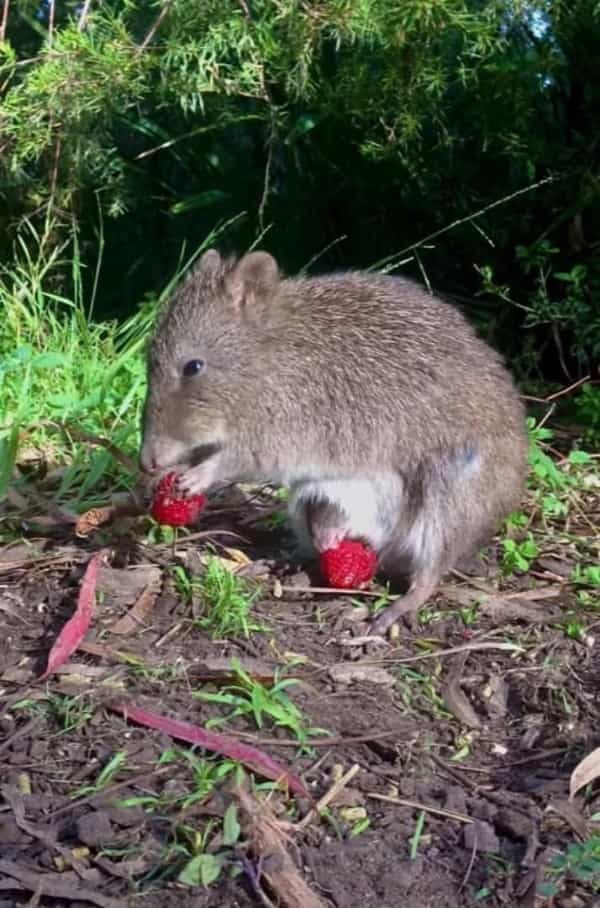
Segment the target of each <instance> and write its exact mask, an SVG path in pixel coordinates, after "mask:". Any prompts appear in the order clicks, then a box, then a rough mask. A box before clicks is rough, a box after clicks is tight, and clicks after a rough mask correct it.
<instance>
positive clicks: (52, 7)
mask: <svg viewBox="0 0 600 908" xmlns="http://www.w3.org/2000/svg"><path fill="white" fill-rule="evenodd" d="M55 3H56V0H49V3H48V46H49V47H52V39H53V37H54V14H55Z"/></svg>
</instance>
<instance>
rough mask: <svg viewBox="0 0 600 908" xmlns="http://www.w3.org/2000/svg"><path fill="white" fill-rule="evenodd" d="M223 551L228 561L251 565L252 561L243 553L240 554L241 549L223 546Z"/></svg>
mask: <svg viewBox="0 0 600 908" xmlns="http://www.w3.org/2000/svg"><path fill="white" fill-rule="evenodd" d="M223 551H225V552H227V554H228V555H229V557H230V559H231V560H232V561H233V562H234V563H235V564H243V565H246V564H251V563H252V559H251V558H248V556H247V555H246V553H245V552H242V551H241V549H230V548H229V546H223Z"/></svg>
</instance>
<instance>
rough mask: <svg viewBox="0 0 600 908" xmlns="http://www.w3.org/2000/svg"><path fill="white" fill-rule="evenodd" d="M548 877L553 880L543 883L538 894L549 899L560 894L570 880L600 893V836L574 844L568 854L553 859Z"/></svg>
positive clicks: (561, 854) (563, 853) (548, 868)
mask: <svg viewBox="0 0 600 908" xmlns="http://www.w3.org/2000/svg"><path fill="white" fill-rule="evenodd" d="M546 875H547V876H549V877H551V879H549V880H548V882H545V883H543V884H542V885H541V886H540V887H539V890H538V892H539V894H540V895H542V896H546V897H548V898H550V897H551V896H554V895H557V894H558V893H560V892H561V890H562V887H563V886H564V884H565V883H566V882H567V881H568V880H574V881H577V882H580V883H587V884H588V885H590V886H591V889H592V891H593V892H600V836H598V835H592V836H590V838H589V839H586V840H585V841H584V842H573V843H572V844H571V845H569V847H568V848H567V850H566V852H561V853H560V854H557V855H555V856H554V857H553V858H552V860H551V861H550V864H549V866H548V867H547V868H546ZM552 877H554V879H552Z"/></svg>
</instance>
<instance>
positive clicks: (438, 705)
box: [395, 666, 452, 719]
mask: <svg viewBox="0 0 600 908" xmlns="http://www.w3.org/2000/svg"><path fill="white" fill-rule="evenodd" d="M440 671H441V666H440V667H438V668H436V669H435V671H434V672H432V674H427V673H425V672H419V671H416V670H415V669H413V668H408V667H406V666H401V667H400V668H399V669H398V670H397V671H396V672H395V675H396V678H397V681H396V686H397V689H398V693H399V695H400V698H401V700H402V702H403V703H404V705H405V706H406V708H407V709H408V710H410V711H411V712H413V713H424V714H425V715H427V716H432V717H433V718H435V719H450V718H452V716H451V714H450V713H449V712H448V710H447V709H446V705H445V703H444V698H443V697H442V695H441V694H440V689H439V688H440V680H439V674H440Z"/></svg>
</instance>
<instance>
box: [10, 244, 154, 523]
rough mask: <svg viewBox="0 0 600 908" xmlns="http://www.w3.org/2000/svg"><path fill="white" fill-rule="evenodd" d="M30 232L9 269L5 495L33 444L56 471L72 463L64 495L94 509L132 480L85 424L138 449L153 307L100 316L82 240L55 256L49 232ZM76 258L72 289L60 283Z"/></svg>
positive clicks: (60, 491) (58, 495) (59, 496)
mask: <svg viewBox="0 0 600 908" xmlns="http://www.w3.org/2000/svg"><path fill="white" fill-rule="evenodd" d="M29 233H30V235H28V236H25V235H24V236H21V237H20V238H19V240H18V242H17V244H16V250H15V257H14V260H13V262H12V263H11V265H10V266H3V267H0V311H2V313H3V318H2V321H1V323H0V400H1V401H2V410H1V412H0V481H1V483H2V485H0V494H2V492H5V491H6V488H7V486H8V482H9V481H10V478H11V475H12V474H13V471H14V466H15V463H16V462H18V461H19V457H20V456H22V455H23V454H24V452H25V451H27V450H32V451H35V452H38V453H39V455H40V458H41V460H43V462H44V463H45V466H46V467H47V468H49V469H52V468H53V467H56V466H59V467H61V466H63V467H65V469H64V471H63V472H62V475H61V478H60V482H59V484H58V488H57V490H56V492H55V500H56V501H58V502H60V501H66V500H68V501H69V503H70V506H71V507H74V508H76V509H77V508H84V507H86V506H90V505H91V504H92V503H94V502H95V501H96V498H95V496H97V494H98V493H99V491H100V489H102V488H105V487H106V486H107V483H110V486H111V488H112V489H113V490H114V489H118V488H119V487H121V488H124V487H127V485H128V483H129V482H130V477H129V476H128V474H127V471H126V470H125V469H124V468H123V466H122V465H121V464H119V463H117V462H116V461H115V459H114V457H113V456H112V454H110V453H109V452H108V451H107V450H105V449H104V448H102V447H93V448H90V446H89V445H86V444H84V443H82V442H81V441H80V440H78V439H77V438H76V431H84V432H86V433H89V434H91V435H95V436H103V437H104V438H108V439H110V441H111V442H112V444H114V445H116V446H117V447H118V448H120V449H121V450H123V451H124V452H125V453H128V454H129V455H131V456H135V452H136V449H137V446H138V442H139V428H138V427H139V416H140V409H141V404H142V401H143V396H144V389H145V366H144V358H143V347H144V342H145V337H146V335H147V332H148V328H149V325H150V322H151V317H152V311H151V310H152V308H153V307H150V306H147V307H145V308H144V309H141V310H140V311H139V312H138V313H137V314H136V315H134V316H133V317H131V318H130V319H128V320H127V321H125V322H123V323H122V324H117V323H116V322H114V321H110V322H98V323H96V322H94V320H93V318H92V315H93V312H92V310H93V298H92V301H91V303H90V305H89V306H88V307H86V305H85V303H84V298H83V290H82V283H83V266H82V263H81V260H80V257H79V250H78V244H77V237H76V236H73V237H72V238H71V239H70V240H69V242H68V243H65V244H64V245H63V246H61V247H55V248H53V249H52V250H51V251H50V252H48V253H46V251H45V248H46V247H45V244H44V238H43V237H40V236H38V235H37V234H36V233H35V232H34V231H33V228H31V227H30V228H29ZM32 248H33V249H34V251H32ZM66 256H69V257H70V260H71V272H72V280H71V294H70V296H67V295H65V293H61V292H60V291H59V290H57V289H56V280H55V275H56V273H57V272H58V271H59V270H60V268H61V267H64V261H63V259H64V257H66ZM69 426H72V427H73V428H74V430H75V432H74V434H73V435H70V434H69Z"/></svg>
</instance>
